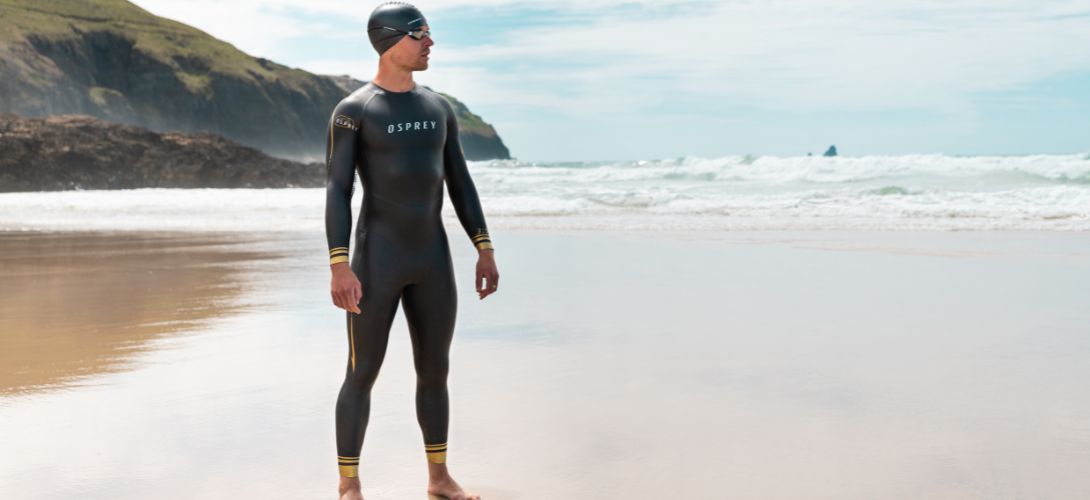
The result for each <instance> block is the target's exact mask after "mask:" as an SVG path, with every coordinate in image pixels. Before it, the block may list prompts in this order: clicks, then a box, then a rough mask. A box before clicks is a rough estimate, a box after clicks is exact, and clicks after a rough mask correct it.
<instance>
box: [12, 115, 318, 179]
mask: <svg viewBox="0 0 1090 500" xmlns="http://www.w3.org/2000/svg"><path fill="white" fill-rule="evenodd" d="M324 173H325V170H324V167H323V165H322V164H321V163H310V164H303V163H296V162H293V161H289V160H285V159H281V158H273V157H270V156H268V155H266V154H264V153H262V152H261V151H258V150H257V149H254V148H251V147H248V146H243V145H241V144H238V143H235V142H233V141H230V140H228V139H224V138H223V137H220V136H218V135H214V134H210V133H207V132H204V133H196V134H184V133H165V134H161V133H157V132H152V131H150V130H147V129H143V128H140V127H134V126H130V125H120V124H116V123H109V122H105V121H102V120H98V119H95V118H92V117H89V116H51V117H48V118H25V117H22V116H18V115H13V114H0V192H6V191H57V190H65V189H129V188H145V187H169V188H199V187H215V188H269V187H318V186H322V185H324V181H325V177H324Z"/></svg>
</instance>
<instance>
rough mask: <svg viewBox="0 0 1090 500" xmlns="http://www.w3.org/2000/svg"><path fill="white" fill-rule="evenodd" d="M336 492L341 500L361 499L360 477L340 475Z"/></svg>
mask: <svg viewBox="0 0 1090 500" xmlns="http://www.w3.org/2000/svg"><path fill="white" fill-rule="evenodd" d="M337 493H338V494H340V495H341V500H363V493H360V478H358V477H344V476H341V484H340V486H338V487H337Z"/></svg>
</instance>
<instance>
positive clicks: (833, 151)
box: [821, 144, 836, 156]
mask: <svg viewBox="0 0 1090 500" xmlns="http://www.w3.org/2000/svg"><path fill="white" fill-rule="evenodd" d="M821 156H836V145H835V144H834V145H832V146H829V149H826V150H825V153H824V154H822V155H821Z"/></svg>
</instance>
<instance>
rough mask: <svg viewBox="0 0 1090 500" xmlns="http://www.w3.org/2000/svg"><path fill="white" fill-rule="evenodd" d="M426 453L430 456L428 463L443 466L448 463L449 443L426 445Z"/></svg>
mask: <svg viewBox="0 0 1090 500" xmlns="http://www.w3.org/2000/svg"><path fill="white" fill-rule="evenodd" d="M424 453H426V454H427V456H428V461H429V462H431V463H433V464H442V463H446V462H447V443H439V444H427V443H425V444H424Z"/></svg>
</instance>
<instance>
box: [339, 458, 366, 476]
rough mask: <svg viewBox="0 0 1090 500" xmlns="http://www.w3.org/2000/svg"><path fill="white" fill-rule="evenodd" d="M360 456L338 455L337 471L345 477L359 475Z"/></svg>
mask: <svg viewBox="0 0 1090 500" xmlns="http://www.w3.org/2000/svg"><path fill="white" fill-rule="evenodd" d="M359 468H360V457H342V456H339V455H338V456H337V471H338V472H340V474H341V475H342V476H344V477H359Z"/></svg>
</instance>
